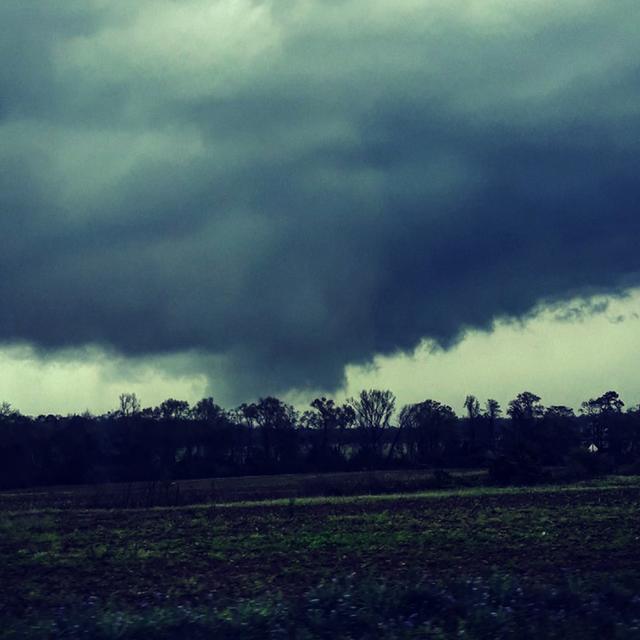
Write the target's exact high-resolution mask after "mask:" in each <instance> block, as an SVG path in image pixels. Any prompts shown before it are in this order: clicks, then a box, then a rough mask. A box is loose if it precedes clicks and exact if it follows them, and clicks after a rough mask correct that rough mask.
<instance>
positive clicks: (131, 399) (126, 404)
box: [119, 393, 140, 417]
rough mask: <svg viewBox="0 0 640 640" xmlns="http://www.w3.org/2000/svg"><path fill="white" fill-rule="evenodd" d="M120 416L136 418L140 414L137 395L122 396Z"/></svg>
mask: <svg viewBox="0 0 640 640" xmlns="http://www.w3.org/2000/svg"><path fill="white" fill-rule="evenodd" d="M119 412H120V415H121V416H123V417H129V416H134V415H136V414H138V413H140V401H139V400H138V397H137V396H136V394H135V393H121V394H120V410H119Z"/></svg>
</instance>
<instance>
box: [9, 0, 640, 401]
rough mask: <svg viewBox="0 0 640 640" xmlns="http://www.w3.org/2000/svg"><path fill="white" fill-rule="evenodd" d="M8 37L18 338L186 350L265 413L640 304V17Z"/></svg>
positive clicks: (280, 23)
mask: <svg viewBox="0 0 640 640" xmlns="http://www.w3.org/2000/svg"><path fill="white" fill-rule="evenodd" d="M0 24H1V25H2V27H0V28H1V29H2V34H1V36H2V37H0V55H1V56H2V60H3V65H2V66H1V67H0V140H1V146H0V216H1V220H2V245H3V249H2V252H1V253H0V273H1V275H2V277H1V279H0V299H1V300H2V302H3V304H2V310H1V312H0V340H2V341H4V342H8V343H11V342H15V341H27V342H31V343H33V344H35V345H37V346H39V347H41V348H43V349H57V348H61V347H69V346H80V345H84V344H92V345H103V346H106V347H108V348H115V349H116V350H118V351H120V352H122V353H123V354H127V355H135V356H144V355H154V356H155V355H161V354H167V353H174V352H182V351H192V352H194V353H198V354H201V356H200V357H197V358H195V359H194V362H195V363H197V364H194V366H203V365H202V363H203V362H204V363H207V365H206V366H210V367H211V371H212V372H215V373H216V374H217V375H224V377H225V381H226V384H228V385H229V386H230V388H231V394H232V395H234V396H235V397H237V398H244V397H248V396H251V395H254V394H255V393H263V394H264V393H269V392H283V391H286V390H289V389H291V388H295V387H305V386H309V387H312V388H326V389H330V388H335V387H336V386H337V385H339V384H340V383H341V381H342V379H343V374H344V367H345V365H346V364H348V363H358V362H365V361H368V360H370V359H371V358H372V357H374V356H375V355H376V354H384V353H392V352H395V351H396V350H408V349H412V348H413V347H415V346H416V345H417V344H418V343H419V342H420V340H421V339H422V338H425V337H426V338H433V339H435V340H437V341H439V342H440V343H442V344H444V345H450V344H452V343H453V342H455V340H456V339H457V338H458V337H459V336H460V335H461V332H463V331H464V330H466V329H467V328H471V327H480V328H487V327H489V326H491V323H492V322H493V320H494V319H495V318H497V317H519V316H523V315H525V314H527V313H528V312H530V311H531V309H532V308H534V307H536V306H537V305H539V304H540V303H544V302H545V301H549V302H553V301H557V300H560V299H565V298H569V297H573V296H576V295H581V294H584V295H588V294H591V293H595V292H613V293H616V292H620V291H623V290H625V289H627V288H629V287H632V286H636V285H638V284H640V282H639V280H640V278H639V274H640V254H639V253H638V250H637V246H638V240H639V239H640V216H638V210H639V206H638V205H639V203H638V196H639V195H640V183H639V182H638V179H637V176H638V170H639V169H640V162H639V160H640V39H639V38H638V32H639V31H640V5H638V3H637V1H636V0H633V1H632V0H620V1H618V2H607V3H604V2H595V1H590V0H570V1H568V2H564V3H552V2H549V1H546V0H544V1H543V0H537V1H535V2H529V3H526V4H524V3H520V2H511V1H507V0H482V1H480V0H466V1H463V0H459V1H455V2H451V1H447V2H444V1H440V0H438V1H432V2H418V1H417V0H398V1H396V2H393V3H391V2H388V1H386V0H385V1H384V2H383V1H381V0H380V1H378V0H342V1H340V0H332V1H327V0H324V1H313V0H299V1H295V0H273V1H271V2H259V1H255V0H254V1H250V0H225V1H220V2H210V1H204V0H202V1H201V0H183V1H181V2H177V1H169V0H167V1H161V0H153V1H151V0H149V1H147V0H139V1H138V2H135V3H132V2H128V1H127V2H104V1H101V0H94V1H87V0H83V1H82V2H80V1H78V2H76V1H74V0H68V1H67V2H65V3H45V2H42V3H25V2H22V1H21V0H5V1H4V2H3V3H2V4H1V5H0ZM212 362H213V363H215V364H211V363H212Z"/></svg>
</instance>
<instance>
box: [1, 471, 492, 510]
mask: <svg viewBox="0 0 640 640" xmlns="http://www.w3.org/2000/svg"><path fill="white" fill-rule="evenodd" d="M444 475H445V477H444V479H443V478H442V477H439V476H438V475H437V474H435V473H434V472H433V471H430V470H429V471H420V470H418V471H406V470H391V471H366V472H349V473H322V474H312V473H305V474H285V475H272V476H268V475H263V476H245V477H241V478H215V479H211V478H208V479H199V480H177V481H171V482H169V481H167V482H158V481H151V482H131V483H117V484H115V483H114V484H98V485H84V486H62V487H42V488H35V489H22V490H17V491H5V492H0V510H5V511H6V510H7V509H33V508H40V509H44V508H58V509H64V508H78V507H88V508H96V507H125V508H131V507H152V506H180V505H186V504H197V503H210V502H242V501H246V500H264V499H273V498H301V497H310V496H343V495H347V496H350V495H362V494H372V493H373V494H380V493H407V492H415V491H420V490H424V489H433V488H442V486H443V485H452V486H461V487H465V486H476V485H478V484H481V483H482V482H484V481H485V480H486V478H487V473H486V471H484V470H475V469H474V470H450V471H449V472H447V473H446V474H444Z"/></svg>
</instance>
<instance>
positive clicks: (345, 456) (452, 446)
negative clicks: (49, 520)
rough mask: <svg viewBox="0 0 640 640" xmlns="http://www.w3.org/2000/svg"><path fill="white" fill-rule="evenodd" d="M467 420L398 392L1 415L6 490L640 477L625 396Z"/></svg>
mask: <svg viewBox="0 0 640 640" xmlns="http://www.w3.org/2000/svg"><path fill="white" fill-rule="evenodd" d="M464 407H465V412H466V414H465V415H464V416H463V417H459V416H457V415H456V413H455V412H454V411H453V409H452V408H451V407H450V406H448V405H446V404H443V403H441V402H438V401H436V400H431V399H427V400H424V401H423V402H418V403H415V404H409V405H406V406H403V407H401V408H400V409H399V410H397V407H396V398H395V396H394V394H393V393H392V392H391V391H389V390H378V389H372V390H363V391H362V392H361V393H360V394H359V395H358V396H357V397H355V398H351V399H349V400H347V401H346V402H345V403H342V404H340V403H336V402H335V401H334V400H332V399H330V398H326V397H321V398H316V399H315V400H313V402H311V404H310V406H309V408H308V409H307V410H306V411H299V410H297V409H296V408H294V407H293V406H291V405H290V404H287V403H285V402H283V401H282V400H280V399H278V398H274V397H266V398H261V399H260V400H259V401H257V402H254V403H250V404H242V405H240V406H239V407H237V408H235V409H232V410H226V409H224V408H222V407H221V406H220V405H218V404H216V403H215V402H214V400H213V398H204V399H202V400H200V401H199V402H197V403H196V404H194V405H193V406H190V404H189V403H188V402H186V401H184V400H176V399H173V398H170V399H167V400H165V401H164V402H162V403H161V404H160V405H159V406H157V407H147V408H142V407H141V404H140V402H139V400H138V398H137V397H136V395H135V394H133V393H123V394H122V395H121V396H120V398H119V405H118V408H117V409H115V410H114V411H110V412H108V413H106V414H103V415H92V414H90V413H88V412H87V413H84V414H82V415H69V416H60V415H51V414H49V415H39V416H37V417H32V416H26V415H23V414H21V413H20V412H19V411H17V410H15V409H14V408H13V407H12V406H11V405H10V404H8V403H6V402H5V403H2V404H0V487H1V488H15V487H27V486H39V485H54V484H75V483H102V482H122V481H137V480H176V479H186V478H203V477H214V476H233V475H253V474H269V473H297V472H323V471H344V470H366V469H382V468H434V469H439V468H446V467H449V468H465V467H466V468H477V467H483V466H485V467H488V468H489V472H490V476H491V477H492V478H493V479H494V480H495V481H497V482H533V481H536V480H538V479H540V478H541V477H543V474H544V469H545V468H546V467H550V466H563V465H564V466H566V465H569V466H573V467H574V468H576V469H581V470H582V471H583V472H584V473H597V472H606V471H612V470H615V469H618V470H620V469H621V468H626V469H635V468H637V470H638V472H640V406H637V407H633V408H628V409H625V407H624V403H623V402H622V400H621V399H620V396H619V395H618V394H617V393H616V392H615V391H608V392H606V393H604V394H603V395H601V396H599V397H597V398H592V399H589V400H587V401H585V402H583V403H582V406H581V408H580V410H579V412H578V413H577V414H575V413H574V411H573V409H571V408H569V407H566V406H548V407H545V406H544V405H543V404H542V402H541V398H540V397H539V396H537V395H536V394H534V393H531V392H529V391H524V392H522V393H520V394H518V395H517V397H516V398H514V399H513V400H512V401H511V402H509V403H508V406H507V408H506V410H505V411H504V412H503V409H502V407H501V406H500V404H499V403H498V402H497V401H496V400H493V399H489V400H487V401H486V402H485V403H484V404H481V403H480V401H479V400H478V398H476V397H475V396H473V395H469V396H467V397H466V399H465V402H464Z"/></svg>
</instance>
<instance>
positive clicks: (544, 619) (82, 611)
mask: <svg viewBox="0 0 640 640" xmlns="http://www.w3.org/2000/svg"><path fill="white" fill-rule="evenodd" d="M639 590H640V581H639V580H638V578H637V577H635V578H632V577H626V578H616V579H615V580H614V581H610V580H604V581H602V580H601V581H600V582H597V581H596V582H593V581H591V582H586V581H581V580H575V579H565V580H564V581H562V583H561V584H559V585H558V584H556V585H553V586H550V585H535V586H532V585H531V584H528V583H523V582H521V581H519V580H517V579H514V578H513V577H507V576H498V575H495V576H493V577H491V578H489V579H483V578H474V579H467V580H460V579H458V580H454V581H452V582H450V583H449V584H446V585H443V584H442V583H439V582H435V581H430V580H426V579H422V580H415V581H412V582H410V583H409V582H404V583H401V584H397V583H395V584H394V583H392V584H391V585H388V586H387V585H385V584H384V583H381V582H380V581H374V580H372V579H367V580H364V581H359V580H358V579H357V578H356V577H355V576H354V575H353V574H352V575H350V576H348V577H346V578H344V579H342V580H333V581H331V582H330V583H328V584H322V585H320V586H319V587H317V588H315V589H312V590H310V591H308V592H306V593H305V594H303V595H302V596H299V597H288V598H283V597H282V596H279V597H275V598H270V599H269V598H261V599H252V600H242V601H239V602H236V603H235V604H227V605H225V604H219V603H214V602H211V603H210V604H209V605H208V606H203V605H199V606H190V605H187V606H184V605H180V606H162V605H159V604H158V603H155V604H150V605H148V606H147V607H146V608H143V609H140V610H138V611H135V612H134V611H116V610H109V609H106V610H103V609H101V608H100V602H99V601H98V600H96V599H91V598H89V599H88V600H87V601H86V602H85V603H84V604H83V605H82V606H77V607H76V608H74V609H72V610H70V611H66V610H64V609H59V610H58V611H57V612H56V613H55V615H51V616H49V617H46V618H40V619H29V620H26V621H17V620H14V621H13V623H12V624H10V625H9V626H8V627H5V632H4V634H2V635H1V636H0V637H2V638H5V639H6V640H9V639H10V638H33V639H34V640H35V639H38V640H39V639H42V640H45V639H51V640H53V639H56V638H64V639H67V640H72V639H74V638H86V637H90V638H93V639H94V640H115V639H120V640H134V639H135V640H143V639H147V638H156V639H163V640H164V639H166V640H169V639H174V638H190V639H191V640H198V639H202V640H204V639H210V638H216V639H217V640H227V639H229V640H231V639H233V640H240V639H242V640H252V639H255V640H263V639H264V638H282V639H292V638H294V639H300V640H308V639H311V638H343V639H348V638H354V639H355V638H358V639H372V640H373V639H374V638H384V639H387V640H390V639H396V638H397V639H400V638H403V639H407V640H408V639H411V638H426V637H429V638H439V639H440V640H445V639H449V638H450V639H454V638H469V639H471V640H473V639H481V638H492V639H505V640H506V639H509V638H513V639H514V640H515V639H518V640H528V639H531V640H538V639H539V638H562V639H563V640H574V639H575V640H602V639H603V638H608V639H610V640H616V639H623V638H624V639H635V638H640V596H638V595H637V594H638V592H639Z"/></svg>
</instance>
